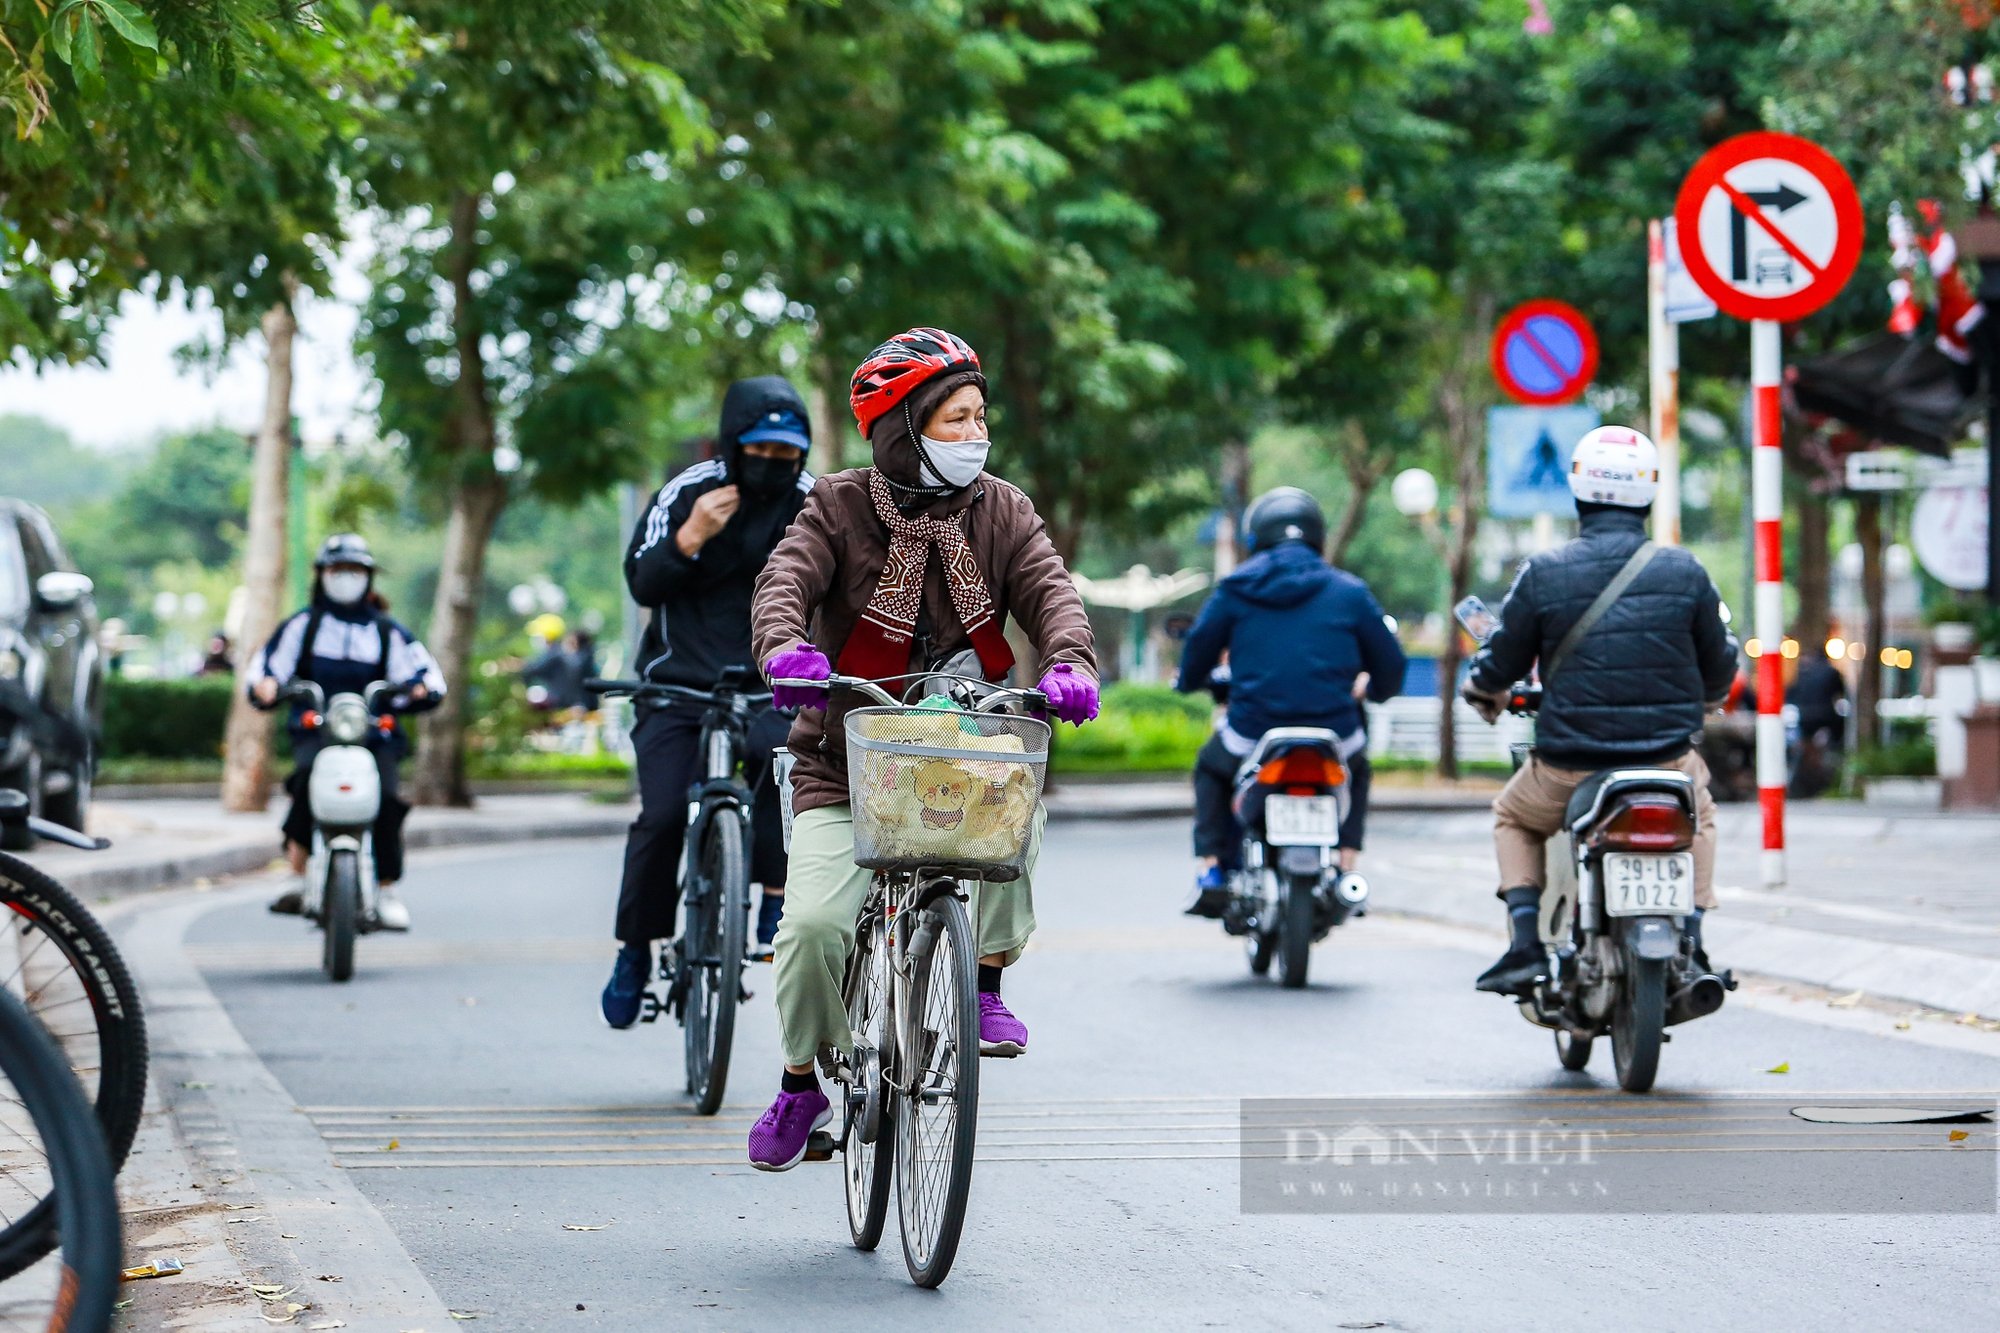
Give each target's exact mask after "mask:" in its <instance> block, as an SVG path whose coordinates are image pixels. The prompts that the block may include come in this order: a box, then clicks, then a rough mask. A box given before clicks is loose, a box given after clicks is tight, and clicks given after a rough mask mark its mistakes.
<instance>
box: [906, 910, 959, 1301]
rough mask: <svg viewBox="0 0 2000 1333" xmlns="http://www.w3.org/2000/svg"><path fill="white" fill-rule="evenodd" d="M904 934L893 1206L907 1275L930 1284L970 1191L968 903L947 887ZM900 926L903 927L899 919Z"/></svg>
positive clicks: (946, 1262) (948, 1251) (942, 1271)
mask: <svg viewBox="0 0 2000 1333" xmlns="http://www.w3.org/2000/svg"><path fill="white" fill-rule="evenodd" d="M912 924H913V925H914V926H915V929H914V931H913V933H912V935H911V937H910V942H909V946H908V947H909V962H910V969H909V977H908V979H907V980H906V981H905V983H904V992H903V995H904V998H903V999H902V1000H901V1001H899V1002H898V1006H897V1007H898V1010H899V1012H900V1013H901V1015H902V1016H903V1017H902V1029H903V1034H904V1035H903V1039H902V1041H901V1042H900V1043H899V1049H898V1051H897V1062H898V1063H897V1073H898V1075H899V1077H898V1078H897V1080H896V1081H897V1083H898V1084H899V1085H900V1089H901V1093H900V1096H899V1097H898V1099H897V1104H896V1208H897V1213H898V1217H899V1220H900V1221H901V1223H902V1227H903V1262H904V1264H905V1265H906V1266H907V1267H908V1268H909V1270H910V1280H911V1281H913V1282H915V1283H916V1284H917V1285H918V1286H920V1287H935V1286H937V1285H938V1284H939V1283H940V1282H943V1281H944V1279H945V1275H946V1274H947V1273H949V1272H951V1263H952V1260H953V1259H954V1258H956V1257H957V1255H958V1238H959V1234H960V1232H961V1231H962V1230H963V1229H964V1226H965V1204H966V1199H967V1197H968V1196H969V1195H970V1194H971V1192H972V1149H973V1140H974V1137H975V1133H976V1130H977V1126H978V1119H979V1008H978V1005H977V1003H976V1001H975V999H974V984H975V975H976V974H975V972H974V967H973V965H974V961H975V958H976V954H975V952H974V946H973V942H972V927H971V925H970V923H969V922H968V921H967V920H966V915H965V904H964V903H963V902H961V901H960V900H959V899H958V898H956V897H953V896H950V895H944V896H941V897H939V898H937V899H936V900H935V901H934V902H932V903H931V905H930V906H929V907H927V908H925V909H924V911H923V912H922V913H921V914H920V916H919V918H918V920H917V921H916V922H914V923H912ZM898 929H902V927H901V926H899V927H898Z"/></svg>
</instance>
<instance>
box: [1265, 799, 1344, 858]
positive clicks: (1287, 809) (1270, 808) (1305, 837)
mask: <svg viewBox="0 0 2000 1333" xmlns="http://www.w3.org/2000/svg"><path fill="white" fill-rule="evenodd" d="M1264 837H1265V839H1266V841H1268V842H1270V843H1271V844H1272V845H1273V846H1277V847H1287V846H1291V847H1297V846H1302V845H1311V846H1315V847H1323V846H1326V845H1327V844H1329V843H1332V842H1336V841H1338V840H1339V838H1340V807H1339V805H1338V804H1337V803H1336V802H1335V799H1334V798H1333V797H1331V796H1269V797H1266V798H1265V800H1264Z"/></svg>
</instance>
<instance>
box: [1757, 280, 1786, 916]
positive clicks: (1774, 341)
mask: <svg viewBox="0 0 2000 1333" xmlns="http://www.w3.org/2000/svg"><path fill="white" fill-rule="evenodd" d="M1783 371H1784V350H1783V348H1782V346H1781V345H1780V343H1779V341H1778V324H1777V321H1776V320H1769V319H1757V320H1752V321H1751V322H1750V393H1751V395H1752V399H1753V402H1752V407H1753V409H1754V411H1753V413H1752V418H1751V419H1752V422H1753V425H1752V428H1751V438H1750V513H1751V517H1752V519H1753V520H1754V521H1755V524H1756V552H1757V570H1756V573H1757V589H1756V601H1755V605H1754V606H1753V607H1752V613H1753V614H1752V617H1751V619H1752V629H1753V631H1754V632H1755V634H1756V636H1757V641H1758V646H1759V649H1760V653H1759V655H1758V658H1757V798H1758V801H1759V802H1760V803H1761V804H1762V805H1763V808H1764V856H1763V881H1764V884H1765V886H1766V887H1767V888H1776V887H1779V886H1781V885H1783V884H1784V882H1785V721H1784V717H1783V709H1784V706H1785V654H1784V646H1785V580H1784V573H1785V548H1784V522H1783V520H1784V506H1785V486H1784V481H1785V464H1784V454H1783V452H1782V449H1781V442H1782V439H1783V435H1782V432H1783V430H1784V420H1783V409H1782V408H1781V406H1780V404H1779V385H1780V384H1781V383H1782V382H1783V379H1784V374H1783Z"/></svg>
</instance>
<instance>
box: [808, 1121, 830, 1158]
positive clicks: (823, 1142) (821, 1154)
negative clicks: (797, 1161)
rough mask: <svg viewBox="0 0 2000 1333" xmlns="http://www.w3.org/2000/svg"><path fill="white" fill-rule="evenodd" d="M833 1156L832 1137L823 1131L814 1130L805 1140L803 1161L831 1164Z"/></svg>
mask: <svg viewBox="0 0 2000 1333" xmlns="http://www.w3.org/2000/svg"><path fill="white" fill-rule="evenodd" d="M833 1154H834V1142H833V1135H831V1134H829V1133H827V1132H826V1131H825V1130H823V1129H816V1130H814V1131H813V1132H812V1135H811V1137H809V1138H808V1139H807V1140H806V1155H805V1159H804V1160H806V1161H808V1162H831V1161H832V1160H833Z"/></svg>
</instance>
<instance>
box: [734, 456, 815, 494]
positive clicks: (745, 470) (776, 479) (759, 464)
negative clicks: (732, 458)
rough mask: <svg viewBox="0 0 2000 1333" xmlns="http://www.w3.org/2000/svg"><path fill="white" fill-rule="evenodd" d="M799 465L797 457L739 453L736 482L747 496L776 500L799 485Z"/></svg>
mask: <svg viewBox="0 0 2000 1333" xmlns="http://www.w3.org/2000/svg"><path fill="white" fill-rule="evenodd" d="M799 466H800V462H799V460H798V459H796V458H759V457H757V456H756V455H754V454H739V455H737V458H736V484H737V485H738V486H740V487H742V488H743V494H744V496H745V497H746V498H749V499H753V500H775V499H777V498H778V497H779V496H781V495H783V494H784V493H785V492H786V491H787V490H789V489H791V488H792V487H794V486H796V485H798V481H799Z"/></svg>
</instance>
